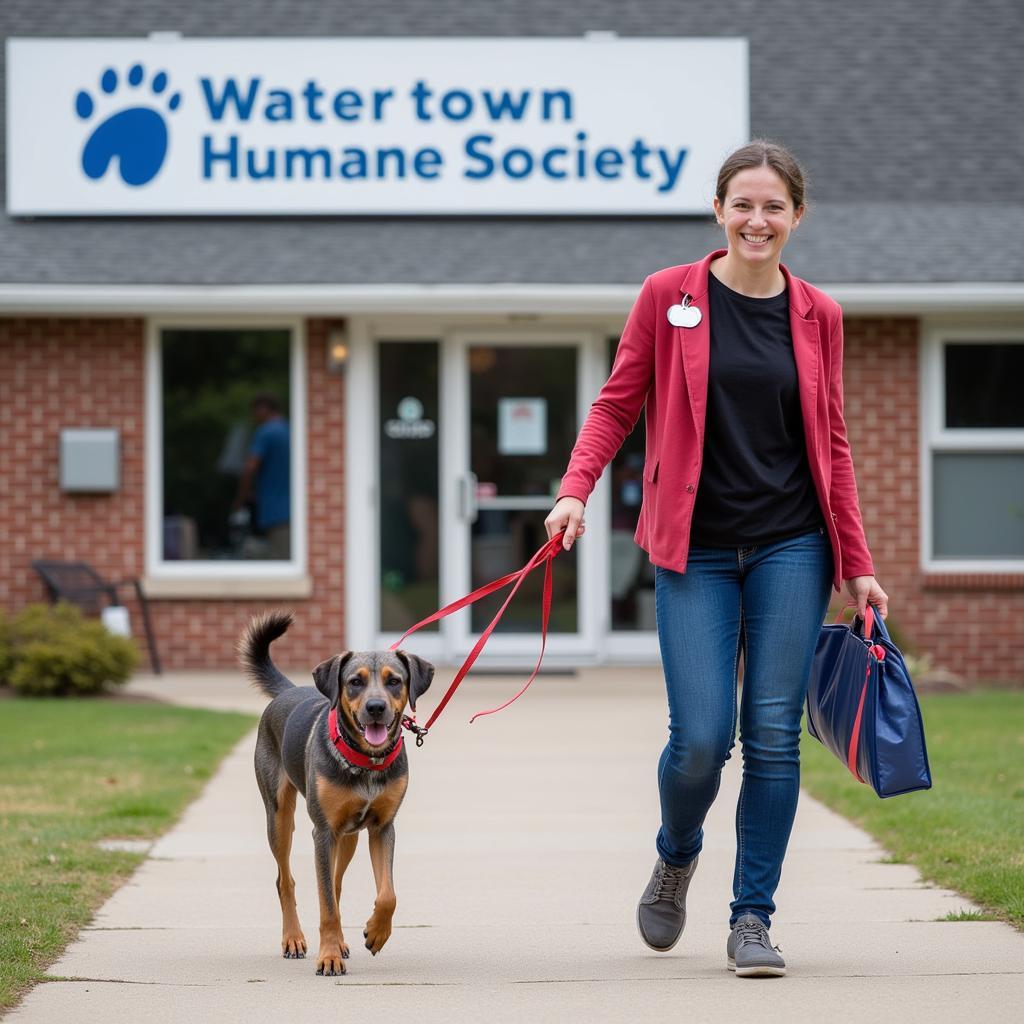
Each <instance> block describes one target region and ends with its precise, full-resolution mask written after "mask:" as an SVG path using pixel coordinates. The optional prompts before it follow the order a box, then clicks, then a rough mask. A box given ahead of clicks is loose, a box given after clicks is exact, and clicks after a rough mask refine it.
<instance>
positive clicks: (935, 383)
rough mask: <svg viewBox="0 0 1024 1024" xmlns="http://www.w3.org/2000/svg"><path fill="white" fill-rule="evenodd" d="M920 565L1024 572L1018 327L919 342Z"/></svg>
mask: <svg viewBox="0 0 1024 1024" xmlns="http://www.w3.org/2000/svg"><path fill="white" fill-rule="evenodd" d="M923 367H924V374H923V388H924V401H923V403H922V407H923V411H924V422H925V437H926V452H925V460H924V487H923V488H922V506H923V515H922V527H923V529H922V538H923V540H924V561H925V567H926V568H928V569H931V570H933V571H946V572H949V571H952V572H1021V571H1024V394H1022V391H1021V382H1022V381H1024V331H1020V332H1016V333H1009V332H987V331H973V332H970V333H966V332H958V333H956V334H953V333H951V332H945V333H943V334H939V335H936V336H934V337H932V338H931V339H930V340H929V341H928V342H927V343H926V349H925V359H924V362H923Z"/></svg>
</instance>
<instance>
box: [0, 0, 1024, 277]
mask: <svg viewBox="0 0 1024 1024" xmlns="http://www.w3.org/2000/svg"><path fill="white" fill-rule="evenodd" d="M2 21H3V28H4V31H5V34H6V35H14V36H54V35H64V36H144V35H146V34H148V33H149V32H151V31H154V30H168V29H176V30H180V31H182V32H183V33H184V34H185V35H187V36H235V35H237V36H242V35H262V36H276V35H280V36H295V35H371V36H373V35H487V36H490V35H525V36H529V35H546V36H575V35H580V34H582V33H583V32H585V31H587V30H590V29H607V30H614V31H617V32H618V33H619V34H620V35H624V36H655V35H662V36H663V35H687V36H721V35H730V36H733V35H740V36H746V37H747V38H749V40H750V77H751V94H750V99H751V128H752V131H753V132H754V134H765V135H768V136H770V137H774V138H778V139H780V140H781V141H784V142H785V143H786V144H788V145H789V146H791V147H792V148H793V149H794V151H795V152H796V153H797V154H798V155H799V156H800V157H801V159H802V160H803V162H804V163H805V165H806V168H807V170H808V174H809V179H810V191H809V194H810V196H811V198H812V200H813V201H814V203H815V207H814V208H813V209H812V211H811V215H810V216H809V217H808V218H807V219H806V220H805V222H804V224H803V225H802V226H801V228H800V234H799V236H798V237H797V238H796V239H795V240H794V241H793V242H792V243H791V245H790V247H789V248H788V249H787V251H786V260H787V263H788V264H789V265H790V266H791V267H792V268H793V269H794V270H795V271H796V272H797V273H800V274H802V275H805V276H808V277H810V278H811V279H812V280H819V281H828V282H878V281H893V282H908V281H956V280H960V281H1024V243H1022V242H1021V239H1022V238H1024V233H1022V230H1021V229H1022V228H1024V174H1022V168H1024V131H1022V127H1021V111H1022V110H1024V76H1021V75H1020V74H1019V52H1018V51H1019V41H1020V39H1021V37H1022V29H1024V5H1021V4H1020V3H1019V2H1017V0H972V2H970V3H968V2H966V0H943V2H935V3H930V2H926V0H888V2H884V0H861V2H858V3H856V4H839V3H830V4H820V3H814V2H811V0H802V2H800V0H773V2H772V3H770V4H757V3H754V2H753V0H716V2H715V3H707V2H706V0H632V2H624V0H576V2H575V3H573V2H563V3H561V4H558V5H555V4H551V3H550V2H549V0H508V2H507V3H504V4H502V5H500V6H499V5H494V4H491V3H488V2H478V3H474V2H465V0H432V2H431V3H430V4H423V3H417V2H414V0H405V2H400V0H347V2H345V3H339V2H337V0H311V2H310V0H302V2H298V0H291V2H288V3H283V2H280V0H247V2H245V3H243V4H237V5H211V4H209V3H206V2H203V3H199V2H197V0H178V2H176V3H173V4H172V3H160V2H155V0H104V2H103V3H102V4H96V3H95V2H94V0H5V3H4V4H3V13H2ZM0 88H2V86H0ZM713 101H714V94H713V89H710V90H709V94H708V95H706V96H700V97H694V98H693V99H692V102H695V103H698V102H699V103H707V102H713ZM686 102H687V99H686V98H685V97H684V98H682V99H681V102H680V105H679V109H680V116H685V110H686ZM0 139H2V134H0ZM0 145H2V143H0ZM719 238H720V235H719V234H718V232H717V231H716V230H715V229H714V225H713V223H712V222H711V220H710V218H707V219H704V218H677V219H662V218H659V219H639V218H610V219H606V220H602V219H598V218H588V219H564V220H552V219H545V218H507V219H501V218H498V219H495V218H478V219H469V220H464V219H459V218H406V219H383V218H374V219H365V220H362V219H343V218H334V219H303V218H276V219H271V218H265V219H253V218H239V219H211V218H181V219H138V220H130V219H102V218H96V219H63V220H49V219H38V220H18V221H12V220H10V219H9V218H6V217H3V216H0V282H4V283H30V282H39V283H45V282H54V283H161V282H169V283H198V284H202V283H210V284H230V283H247V282H249V283H264V282H274V283H290V282H291V283H308V282H318V283H319V282H325V283H328V282H345V283H356V282H408V283H435V282H467V283H471V282H487V281H507V282H567V283H580V282H595V283H602V282H614V283H620V282H632V281H637V280H639V279H640V278H642V277H643V276H644V275H645V274H647V273H649V272H650V271H651V270H652V269H655V268H657V267H660V266H665V265H667V264H671V263H678V262H684V261H686V260H689V259H692V258H695V257H696V256H699V255H701V254H702V253H704V252H705V251H707V250H708V249H709V248H711V247H713V246H714V245H716V244H717V242H718V239H719Z"/></svg>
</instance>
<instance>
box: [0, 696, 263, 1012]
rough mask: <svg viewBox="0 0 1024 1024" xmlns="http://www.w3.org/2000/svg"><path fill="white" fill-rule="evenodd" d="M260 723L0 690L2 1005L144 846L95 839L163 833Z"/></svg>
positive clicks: (35, 975) (37, 974) (32, 977)
mask: <svg viewBox="0 0 1024 1024" xmlns="http://www.w3.org/2000/svg"><path fill="white" fill-rule="evenodd" d="M255 721H256V720H255V719H254V718H253V717H251V716H249V715H240V714H228V713H222V712H216V711H197V710H192V709H188V708H175V707H169V706H167V705H163V704H156V703H153V704H150V703H129V702H126V701H118V700H114V699H110V698H95V699H79V700H44V699H36V700H33V699H24V698H19V699H7V698H4V699H0V878H2V879H3V884H2V885H0V1013H2V1012H3V1010H4V1009H6V1008H8V1007H10V1006H11V1005H13V1003H14V1002H16V1001H17V999H18V997H19V994H20V993H21V992H22V991H23V990H24V989H25V988H27V987H28V986H29V985H31V984H32V983H33V982H36V981H38V980H39V979H40V978H41V977H42V976H43V974H44V971H45V968H46V967H47V965H48V964H50V963H52V962H53V960H54V959H55V958H56V957H57V956H58V954H59V953H60V952H61V950H62V949H63V948H64V947H65V946H66V945H67V944H68V942H70V940H71V939H72V938H73V937H74V936H75V934H76V932H77V931H78V929H79V928H81V927H82V925H84V924H86V923H87V922H88V921H89V919H90V917H91V916H92V913H93V911H94V910H95V909H96V908H97V907H98V906H99V905H100V904H102V903H103V901H104V900H105V899H106V898H107V897H108V896H109V895H110V894H111V893H112V892H113V891H114V889H116V888H117V886H118V885H119V884H120V883H121V882H123V881H124V880H125V878H127V877H128V876H129V875H130V874H131V872H132V871H133V870H134V868H135V867H136V865H138V863H139V862H140V861H141V860H142V858H143V856H144V854H142V853H123V852H108V851H105V850H102V849H100V848H99V847H98V846H97V845H96V843H97V842H98V841H99V840H101V839H108V838H133V839H140V838H144V839H148V838H152V837H155V836H157V835H159V834H160V833H161V832H163V831H165V830H166V829H167V828H168V827H169V826H170V825H171V824H172V823H173V822H174V821H175V819H176V818H177V817H178V816H179V815H180V813H181V812H182V810H184V808H185V807H186V805H187V804H188V803H189V802H190V801H191V800H193V799H194V798H195V797H196V796H197V795H198V793H199V791H200V790H201V789H202V787H203V784H204V783H205V782H206V780H207V779H208V778H209V777H210V775H211V774H212V773H213V771H214V770H215V768H216V767H217V765H218V763H219V762H220V760H221V759H222V758H223V756H224V755H225V754H226V753H227V752H228V751H229V750H230V749H231V748H232V746H234V744H235V743H236V742H237V741H238V740H239V739H240V738H241V737H242V736H243V735H244V734H245V732H246V731H247V730H249V729H250V728H252V726H253V725H254V724H255Z"/></svg>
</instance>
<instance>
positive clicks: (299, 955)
mask: <svg viewBox="0 0 1024 1024" xmlns="http://www.w3.org/2000/svg"><path fill="white" fill-rule="evenodd" d="M281 955H282V956H283V957H284V958H285V960H302V959H303V958H304V957H305V955H306V936H305V935H303V934H302V932H301V931H294V932H285V933H284V935H282V936H281Z"/></svg>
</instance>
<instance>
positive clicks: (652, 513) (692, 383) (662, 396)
mask: <svg viewBox="0 0 1024 1024" xmlns="http://www.w3.org/2000/svg"><path fill="white" fill-rule="evenodd" d="M724 255H725V250H724V249H720V250H718V251H716V252H713V253H711V254H710V255H708V256H706V257H705V258H704V259H703V260H701V261H700V262H699V263H690V264H687V265H685V266H681V267H668V268H667V269H665V270H659V271H658V272H657V273H656V274H652V275H651V276H650V277H648V278H647V280H646V281H644V284H643V287H642V288H641V290H640V295H639V297H638V298H637V300H636V303H635V304H634V306H633V309H632V312H631V313H630V314H629V319H628V320H627V321H626V326H625V329H624V330H623V332H622V339H621V341H620V342H619V349H618V352H617V354H616V356H615V364H614V366H613V367H612V372H611V376H610V377H609V378H608V380H607V381H606V382H605V384H604V386H603V387H602V388H601V391H600V393H599V394H598V396H597V398H596V399H595V400H594V404H593V405H592V406H591V407H590V412H589V413H588V414H587V418H586V421H585V422H584V424H583V427H582V429H581V430H580V434H579V438H578V439H577V441H576V444H575V446H574V447H573V450H572V455H571V456H570V459H569V467H568V469H567V470H566V473H565V476H564V477H562V484H561V487H560V488H559V491H558V497H559V498H564V497H567V496H571V497H574V498H579V499H580V500H581V501H583V502H586V500H587V498H589V497H590V492H591V491H592V490H593V489H594V485H595V484H596V483H597V479H598V477H599V476H600V475H601V473H602V472H603V471H604V468H605V466H607V465H608V463H609V462H610V461H611V459H612V457H613V456H614V455H615V453H616V452H617V451H618V450H619V448H620V447H621V445H622V442H623V441H624V440H625V438H626V435H627V434H628V433H629V432H630V431H631V430H632V429H633V426H634V425H635V423H636V421H637V419H638V417H639V415H640V409H641V407H642V406H643V405H644V404H645V403H646V405H647V462H646V464H645V466H644V485H643V506H642V507H641V509H640V520H639V522H638V523H637V528H636V537H635V539H636V542H637V544H639V545H640V546H641V547H642V548H643V549H644V550H645V551H646V552H647V553H648V555H649V556H650V559H651V561H652V562H653V563H654V564H655V565H661V566H664V567H665V568H667V569H674V570H675V571H676V572H685V571H686V560H687V555H688V553H689V546H690V521H691V519H692V517H693V505H694V501H695V499H696V496H697V486H698V484H699V482H700V469H701V461H702V457H703V452H704V416H705V412H706V407H707V393H708V355H709V349H710V337H711V335H710V324H709V319H710V318H709V311H708V301H707V293H708V267H709V265H710V263H711V261H712V260H713V259H716V258H717V257H719V256H724ZM782 272H783V274H784V275H785V277H786V283H787V285H788V288H789V321H790V327H791V329H792V333H793V355H794V358H795V360H796V369H797V378H798V381H799V388H800V408H801V409H802V411H803V420H804V437H805V439H806V443H807V457H808V459H809V461H810V467H811V476H812V478H813V480H814V489H815V492H816V493H817V495H818V501H819V502H820V504H821V510H822V513H823V515H824V519H825V523H826V524H827V527H828V535H829V540H830V541H831V542H832V553H833V555H834V556H835V577H834V580H833V584H834V586H835V588H836V590H839V589H841V584H842V581H843V580H846V579H850V578H852V577H854V576H874V574H875V571H874V567H873V565H872V563H871V554H870V552H869V551H868V546H867V542H866V541H865V539H864V527H863V524H862V523H861V517H860V506H859V504H858V501H857V482H856V480H855V479H854V475H853V461H852V459H851V457H850V445H849V442H848V441H847V438H846V423H845V421H844V419H843V315H842V311H841V310H840V308H839V305H838V303H836V302H835V301H833V300H832V299H830V298H829V297H828V296H827V295H826V294H825V293H824V292H822V291H819V290H818V289H817V288H814V287H812V286H811V285H809V284H808V283H807V282H806V281H802V280H800V278H798V277H794V276H793V275H792V274H791V273H790V272H789V271H788V270H787V269H786V268H785V267H782ZM685 293H688V294H689V295H690V296H691V299H692V304H693V305H694V306H697V307H698V308H699V309H700V311H701V313H702V314H703V315H702V317H701V321H700V323H699V324H698V325H697V326H696V327H687V328H684V327H673V326H672V324H670V323H669V322H668V317H667V313H668V308H669V306H673V305H676V304H678V303H679V302H680V301H681V296H682V295H683V294H685Z"/></svg>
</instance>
